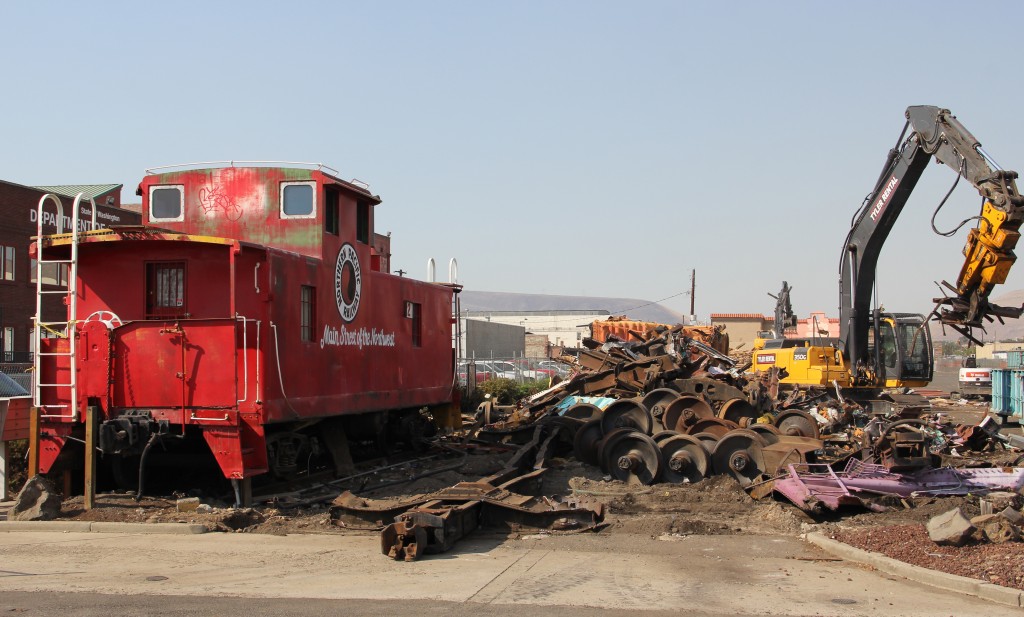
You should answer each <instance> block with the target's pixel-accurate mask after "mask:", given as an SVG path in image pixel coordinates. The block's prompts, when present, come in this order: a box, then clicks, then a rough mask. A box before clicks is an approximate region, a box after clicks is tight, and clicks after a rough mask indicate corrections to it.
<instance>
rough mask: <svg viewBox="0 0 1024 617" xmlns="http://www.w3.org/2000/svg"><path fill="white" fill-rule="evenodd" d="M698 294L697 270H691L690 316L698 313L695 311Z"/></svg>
mask: <svg viewBox="0 0 1024 617" xmlns="http://www.w3.org/2000/svg"><path fill="white" fill-rule="evenodd" d="M696 292H697V269H696V268H694V269H693V270H690V315H696V314H697V312H696V311H694V310H693V308H694V302H695V300H696V299H695V297H694V296H695V294H696Z"/></svg>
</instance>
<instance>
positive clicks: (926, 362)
mask: <svg viewBox="0 0 1024 617" xmlns="http://www.w3.org/2000/svg"><path fill="white" fill-rule="evenodd" d="M874 335H875V332H874V331H873V330H872V331H870V333H869V337H868V357H869V358H875V359H876V362H877V370H876V371H875V375H876V378H875V382H876V385H877V386H881V387H886V388H896V387H903V386H908V387H921V386H925V385H927V384H928V382H930V381H931V380H932V366H933V364H932V337H931V331H930V330H929V329H928V323H927V321H926V320H925V317H924V316H923V315H915V314H912V313H882V314H880V315H879V319H878V336H877V338H876V337H875V336H874ZM876 341H877V342H878V345H877V353H876V345H875V343H876Z"/></svg>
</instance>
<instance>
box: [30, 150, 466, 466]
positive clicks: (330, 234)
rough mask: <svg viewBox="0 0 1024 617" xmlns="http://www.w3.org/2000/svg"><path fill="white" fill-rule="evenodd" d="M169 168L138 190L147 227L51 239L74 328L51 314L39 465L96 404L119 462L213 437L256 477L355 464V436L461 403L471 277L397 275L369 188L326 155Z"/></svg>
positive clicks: (43, 247) (46, 243) (41, 376)
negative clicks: (465, 289)
mask: <svg viewBox="0 0 1024 617" xmlns="http://www.w3.org/2000/svg"><path fill="white" fill-rule="evenodd" d="M164 169H172V170H169V171H163V172H161V173H153V174H151V175H147V176H146V177H145V178H144V179H143V181H142V183H141V184H140V185H139V190H138V194H139V195H141V196H142V206H143V217H144V218H143V221H144V226H143V227H134V228H109V229H103V230H97V231H89V232H84V233H80V234H76V233H66V234H58V235H54V236H47V237H43V238H41V239H40V240H39V241H38V247H37V248H36V251H37V252H38V253H40V255H41V258H40V259H39V268H40V269H41V268H43V267H44V265H45V264H46V263H48V262H52V261H59V262H63V263H66V264H67V267H68V268H69V270H70V273H69V277H68V278H69V288H68V290H67V293H68V305H69V307H68V308H69V311H68V313H69V314H68V322H67V323H66V324H64V323H61V324H47V323H41V324H39V326H37V337H38V339H39V340H38V341H37V347H36V349H37V350H38V351H39V353H38V354H37V371H38V372H37V375H38V382H39V386H38V388H37V393H36V405H37V406H38V407H39V408H40V410H41V428H42V431H41V433H42V435H43V437H42V439H41V446H40V460H39V464H40V469H41V471H43V472H46V471H48V470H49V469H50V468H51V467H52V466H53V465H54V463H55V462H57V461H58V458H59V455H60V453H61V451H62V450H64V447H65V445H66V444H68V443H70V442H73V441H75V439H81V438H82V434H84V427H83V419H84V417H85V412H86V410H87V409H88V408H89V407H95V408H96V409H97V410H98V412H99V418H100V420H99V422H100V426H99V432H98V435H99V439H98V446H99V448H100V449H101V450H102V452H103V453H104V458H105V459H107V458H109V459H110V460H112V461H114V462H115V463H118V467H122V468H123V467H125V466H127V467H128V468H129V469H132V468H133V467H134V466H137V465H138V464H139V462H140V461H142V460H144V458H145V453H146V452H147V450H148V449H149V448H150V447H152V446H153V445H154V444H161V445H163V446H164V448H162V449H166V447H167V444H171V443H172V442H174V443H175V444H176V443H179V442H192V443H193V444H195V443H197V442H198V443H201V442H203V441H205V444H206V446H208V448H209V450H210V451H211V452H212V454H213V456H214V457H215V458H216V461H217V463H218V464H219V466H220V469H221V471H222V472H223V474H224V476H225V477H226V478H230V479H243V478H249V477H251V476H254V475H258V474H263V473H266V472H268V471H271V472H274V473H275V474H276V475H278V476H282V477H284V476H288V475H289V474H290V473H293V472H295V471H297V470H304V469H307V467H308V463H309V461H310V460H311V459H312V458H315V457H322V456H321V455H324V454H329V455H333V457H332V458H333V462H334V464H335V466H336V467H338V468H339V469H340V467H341V466H343V465H344V463H345V462H346V461H345V459H346V458H347V449H345V448H344V447H343V446H344V443H343V441H344V438H345V434H346V433H347V434H348V435H349V436H352V435H353V434H354V433H356V432H358V433H360V434H363V435H365V436H368V437H372V438H375V439H378V440H379V439H381V438H382V436H383V434H384V432H385V430H386V429H387V428H388V426H390V427H391V428H392V429H395V428H398V429H399V430H398V432H399V433H400V434H401V437H400V438H404V439H406V440H409V439H412V438H413V437H414V436H415V434H416V433H417V432H419V431H420V430H422V429H423V428H424V427H423V423H422V418H423V414H422V413H421V410H422V409H423V408H435V407H438V406H445V405H448V404H450V403H451V401H452V400H453V384H454V382H455V380H454V354H453V350H452V342H453V334H452V324H453V319H452V314H453V313H452V311H453V301H454V298H455V294H457V293H458V290H459V288H458V286H457V285H454V284H438V283H432V282H423V281H416V280H412V279H409V278H405V277H402V276H397V275H394V274H391V273H390V271H389V261H390V254H391V251H390V237H389V236H384V235H380V234H377V233H375V232H374V209H375V207H376V206H377V205H378V204H379V203H380V199H379V198H378V197H376V196H374V195H372V194H371V193H370V192H369V191H368V190H367V188H366V187H365V186H362V185H360V184H358V183H355V182H346V181H344V180H341V179H339V178H338V177H336V174H334V175H332V174H330V173H327V172H326V171H325V170H328V169H329V168H325V167H323V166H316V167H315V168H312V169H308V168H300V167H298V166H295V167H235V166H233V165H232V166H227V167H213V168H204V169H194V168H189V169H181V168H164ZM330 171H333V170H330ZM45 201H46V199H45V198H44V199H43V200H42V201H41V202H40V208H43V207H44V206H45V205H46V204H45ZM37 278H38V279H39V280H42V278H41V277H37ZM40 292H41V293H45V292H46V290H44V289H42V287H40ZM47 332H53V333H62V336H58V337H57V338H47ZM393 432H394V431H393ZM162 442H163V443H162ZM172 449H173V448H172ZM63 458H69V459H70V458H73V457H71V456H70V455H65V457H63Z"/></svg>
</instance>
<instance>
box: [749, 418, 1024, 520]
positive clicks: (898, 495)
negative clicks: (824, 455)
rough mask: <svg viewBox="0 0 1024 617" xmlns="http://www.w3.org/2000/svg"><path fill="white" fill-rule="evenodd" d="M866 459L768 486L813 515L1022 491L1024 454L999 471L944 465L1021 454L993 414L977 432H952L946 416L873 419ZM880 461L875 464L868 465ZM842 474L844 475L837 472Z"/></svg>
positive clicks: (789, 473)
mask: <svg viewBox="0 0 1024 617" xmlns="http://www.w3.org/2000/svg"><path fill="white" fill-rule="evenodd" d="M863 433H864V437H865V442H866V443H868V444H870V447H869V448H868V449H866V450H865V454H868V455H869V456H866V457H865V458H866V459H867V460H862V459H860V458H854V457H851V458H850V459H848V460H847V461H846V462H845V466H843V467H840V466H838V465H835V464H833V465H831V466H830V465H821V464H817V465H816V464H788V465H786V467H785V469H784V470H783V472H782V473H781V474H780V475H779V476H778V477H775V478H773V479H772V480H770V481H769V482H766V483H765V489H766V491H765V492H770V491H768V490H767V489H770V490H774V491H775V492H776V493H778V494H780V495H782V496H784V497H785V498H786V499H788V500H789V501H791V502H792V503H793V504H795V505H796V506H797V507H799V508H801V509H803V510H805V511H807V512H812V513H817V512H821V511H823V510H826V509H827V510H837V509H839V507H840V506H849V505H855V506H860V507H865V508H868V509H870V510H876V511H880V510H884V509H886V508H887V505H885V504H887V503H892V501H893V499H896V500H905V499H906V498H910V497H919V496H921V497H927V496H943V495H967V494H973V495H986V494H988V493H992V492H1001V491H1011V492H1017V491H1019V490H1020V489H1021V488H1024V468H1021V467H1019V464H1020V463H1021V462H1022V459H1024V455H1020V456H1018V457H1017V458H1016V459H1015V460H1013V461H1012V462H1011V463H1010V464H1008V465H1005V466H997V467H973V468H954V467H952V466H944V465H943V463H944V462H947V461H948V458H946V459H944V456H947V457H948V455H949V453H956V450H957V449H958V448H963V449H964V450H971V451H974V452H982V451H986V450H994V449H1000V448H1011V449H1013V450H1021V449H1024V438H1021V437H1019V436H1016V435H1002V434H1001V433H1000V427H999V425H998V424H997V423H996V421H995V420H993V418H992V417H991V416H989V417H986V418H985V419H984V420H982V421H981V423H979V424H978V425H976V426H967V425H961V426H956V427H953V426H951V425H949V424H947V423H945V422H944V420H943V418H942V414H936V415H935V416H930V417H925V418H916V419H903V420H897V421H895V422H889V423H885V422H884V421H882V420H880V419H877V418H876V419H874V420H872V421H871V422H870V423H869V424H868V426H866V427H865V429H864V431H863ZM868 461H878V463H874V462H868ZM839 469H841V471H839Z"/></svg>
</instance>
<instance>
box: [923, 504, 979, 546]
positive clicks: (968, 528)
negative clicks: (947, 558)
mask: <svg viewBox="0 0 1024 617" xmlns="http://www.w3.org/2000/svg"><path fill="white" fill-rule="evenodd" d="M926 527H927V529H928V537H929V538H931V540H932V542H935V543H936V544H944V545H949V546H963V545H964V544H966V543H967V541H968V540H970V538H971V534H973V533H974V531H975V529H976V528H975V527H974V525H972V524H971V521H969V520H968V519H967V517H966V516H964V513H963V511H962V510H961V509H960V508H953V509H952V510H950V511H949V512H946V513H944V514H940V515H938V516H935V517H932V519H931V520H930V521H928V525H927V526H926Z"/></svg>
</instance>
